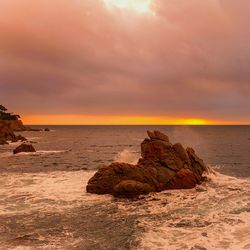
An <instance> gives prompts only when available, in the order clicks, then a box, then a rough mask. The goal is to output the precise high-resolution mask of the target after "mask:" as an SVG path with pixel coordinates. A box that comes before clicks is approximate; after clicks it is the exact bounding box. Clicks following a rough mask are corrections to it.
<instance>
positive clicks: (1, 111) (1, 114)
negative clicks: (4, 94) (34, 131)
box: [0, 104, 20, 121]
mask: <svg viewBox="0 0 250 250" xmlns="http://www.w3.org/2000/svg"><path fill="white" fill-rule="evenodd" d="M18 119H20V116H19V115H16V114H13V113H9V112H8V109H7V108H5V107H4V106H3V105H1V104H0V120H3V121H16V120H18Z"/></svg>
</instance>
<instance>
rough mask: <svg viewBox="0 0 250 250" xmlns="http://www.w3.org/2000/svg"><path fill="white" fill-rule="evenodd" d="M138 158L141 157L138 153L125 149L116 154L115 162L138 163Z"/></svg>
mask: <svg viewBox="0 0 250 250" xmlns="http://www.w3.org/2000/svg"><path fill="white" fill-rule="evenodd" d="M138 159H139V155H138V153H136V152H134V151H131V150H129V149H124V150H122V151H121V152H119V153H118V154H117V155H116V156H115V158H114V162H124V163H129V164H136V163H137V162H138Z"/></svg>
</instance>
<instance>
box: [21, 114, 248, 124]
mask: <svg viewBox="0 0 250 250" xmlns="http://www.w3.org/2000/svg"><path fill="white" fill-rule="evenodd" d="M22 120H23V122H24V123H25V124H30V125H48V124H53V125H144V124H146V125H216V124H219V125H233V124H239V122H238V121H219V120H216V121H212V120H206V119H199V118H177V117H146V116H145V117H141V116H84V115H50V116H48V115H28V116H23V119H22ZM240 124H250V123H244V122H241V123H240Z"/></svg>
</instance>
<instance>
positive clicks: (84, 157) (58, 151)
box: [0, 126, 250, 250]
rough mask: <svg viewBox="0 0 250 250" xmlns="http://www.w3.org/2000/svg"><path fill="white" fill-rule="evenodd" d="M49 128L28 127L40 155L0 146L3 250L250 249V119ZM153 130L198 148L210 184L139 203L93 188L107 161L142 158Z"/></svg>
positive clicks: (131, 160)
mask: <svg viewBox="0 0 250 250" xmlns="http://www.w3.org/2000/svg"><path fill="white" fill-rule="evenodd" d="M40 127H42V126H40ZM46 127H48V126H46ZM49 128H50V129H51V130H52V131H51V132H24V133H22V135H24V136H25V137H27V138H28V139H29V140H31V141H33V142H37V143H35V144H34V147H35V148H36V150H37V152H36V153H22V154H19V155H13V154H12V150H13V149H14V148H15V147H16V146H17V145H19V143H14V144H10V145H7V146H0V186H1V189H0V249H90V250H92V249H114V250H118V249H150V250H151V249H170V250H171V249H173V250H175V249H190V250H191V249H192V250H193V249H199V250H204V249H250V214H249V212H250V126H49ZM148 129H149V130H153V129H158V130H161V131H162V132H165V133H166V134H168V135H169V137H170V140H171V141H172V142H181V143H182V144H183V145H185V146H192V147H193V148H194V149H195V150H196V152H197V154H198V155H199V156H200V157H201V158H203V159H204V161H205V162H206V163H207V164H209V165H210V166H211V167H212V168H213V169H214V170H215V174H211V175H210V176H209V179H210V181H209V182H208V183H204V184H202V185H201V186H200V187H197V188H196V189H192V190H185V191H183V190H177V191H166V192H162V193H159V194H152V195H149V196H147V197H146V198H144V199H141V200H138V201H135V202H131V201H127V200H117V199H114V198H112V197H110V196H97V195H91V194H87V193H86V192H85V187H86V184H87V181H88V179H89V178H90V177H91V176H92V175H93V174H94V173H95V171H96V170H97V169H98V168H99V167H100V166H102V165H105V164H109V163H111V162H112V161H121V162H128V163H136V161H137V160H138V158H139V157H140V143H141V142H142V140H143V139H144V138H145V137H146V131H147V130H148Z"/></svg>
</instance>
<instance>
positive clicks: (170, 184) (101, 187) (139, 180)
mask: <svg viewBox="0 0 250 250" xmlns="http://www.w3.org/2000/svg"><path fill="white" fill-rule="evenodd" d="M148 136H149V138H147V139H145V140H144V141H143V142H142V144H141V158H140V159H139V161H138V163H137V164H136V165H130V164H126V163H112V164H111V165H110V166H105V167H102V168H100V169H99V170H98V171H97V173H96V174H95V175H94V176H93V177H92V178H91V179H90V180H89V182H88V185H87V192H89V193H95V194H111V195H114V196H116V197H127V198H132V197H137V196H139V195H141V194H148V193H150V192H160V191H163V190H166V189H190V188H194V187H195V186H196V185H197V184H200V183H201V182H202V181H204V177H203V173H204V172H208V169H207V167H206V165H205V164H204V162H203V161H202V160H201V159H200V158H199V157H198V156H197V155H196V154H195V151H194V150H193V149H192V148H187V149H184V147H183V146H182V145H181V144H180V143H177V144H172V143H170V141H169V138H168V136H167V135H165V134H163V133H161V132H160V131H154V132H150V131H148Z"/></svg>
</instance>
